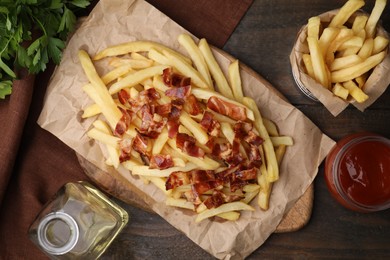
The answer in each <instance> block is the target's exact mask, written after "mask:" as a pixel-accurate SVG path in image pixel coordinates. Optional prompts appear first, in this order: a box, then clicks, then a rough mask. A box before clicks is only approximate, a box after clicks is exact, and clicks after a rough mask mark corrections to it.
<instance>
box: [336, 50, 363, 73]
mask: <svg viewBox="0 0 390 260" xmlns="http://www.w3.org/2000/svg"><path fill="white" fill-rule="evenodd" d="M362 61H363V58H362V57H360V56H359V55H356V54H354V55H348V56H345V57H341V58H336V59H334V61H333V62H332V64H330V67H329V69H330V71H335V70H340V69H345V68H348V67H351V66H353V65H355V64H358V63H359V62H362Z"/></svg>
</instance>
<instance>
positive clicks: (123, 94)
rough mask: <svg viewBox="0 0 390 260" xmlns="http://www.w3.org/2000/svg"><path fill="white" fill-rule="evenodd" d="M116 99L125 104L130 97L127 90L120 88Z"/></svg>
mask: <svg viewBox="0 0 390 260" xmlns="http://www.w3.org/2000/svg"><path fill="white" fill-rule="evenodd" d="M118 99H119V102H121V104H122V105H125V104H126V103H127V101H128V100H129V99H130V94H129V92H127V91H126V90H124V89H121V90H120V91H119V92H118Z"/></svg>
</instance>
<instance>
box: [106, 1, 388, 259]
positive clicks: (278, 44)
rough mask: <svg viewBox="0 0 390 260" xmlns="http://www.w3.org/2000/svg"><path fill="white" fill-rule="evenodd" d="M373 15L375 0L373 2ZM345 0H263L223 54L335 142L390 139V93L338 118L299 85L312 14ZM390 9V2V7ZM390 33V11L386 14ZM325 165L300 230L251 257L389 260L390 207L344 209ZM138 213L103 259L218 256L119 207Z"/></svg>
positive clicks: (152, 218)
mask: <svg viewBox="0 0 390 260" xmlns="http://www.w3.org/2000/svg"><path fill="white" fill-rule="evenodd" d="M366 2H367V3H366V6H365V7H364V10H366V11H368V12H370V11H371V9H372V6H373V3H374V1H373V0H369V1H366ZM343 3H344V1H341V0H338V1H337V0H312V1H309V0H306V1H304V0H296V1H288V0H256V1H254V3H253V5H252V6H251V7H250V9H249V11H248V12H247V14H246V15H245V17H244V18H243V19H242V21H241V22H240V24H239V25H238V27H237V28H236V30H235V32H234V33H233V35H232V36H231V37H230V39H229V41H228V42H227V43H226V45H225V46H224V48H223V49H224V50H225V51H227V52H228V53H230V54H232V55H233V56H235V57H236V58H238V59H239V60H240V61H241V62H243V63H245V64H246V65H248V66H250V67H251V68H252V69H254V70H255V71H256V72H258V73H259V74H260V75H262V76H263V77H264V78H265V79H267V80H268V81H269V82H270V83H271V84H272V85H273V86H274V87H275V88H276V89H278V90H279V91H280V92H281V93H282V94H284V95H285V96H286V98H287V99H288V100H289V101H290V102H291V103H292V104H293V105H295V106H296V107H297V108H298V109H300V110H301V111H302V112H303V113H304V114H305V115H306V116H307V117H308V118H310V119H311V120H312V121H313V122H314V123H315V124H316V125H317V126H318V127H319V128H320V129H321V130H322V131H323V132H324V133H325V134H327V135H328V136H329V137H331V138H333V139H334V140H336V141H337V140H339V139H340V138H342V137H343V136H345V135H347V134H350V133H353V132H357V131H363V130H366V131H372V132H376V133H378V134H381V135H384V136H385V137H387V138H390V90H389V89H388V90H387V91H386V92H385V93H384V94H383V95H382V96H381V97H380V98H379V99H378V100H377V101H376V102H375V103H374V104H373V105H372V106H371V107H370V108H368V109H367V110H366V111H365V112H364V113H362V112H360V111H358V110H357V109H355V108H354V107H352V106H350V107H348V108H347V109H346V110H345V111H343V112H342V113H341V114H340V115H338V116H337V117H333V116H332V115H331V114H330V113H329V112H328V111H327V110H326V109H325V107H324V106H323V105H322V104H321V103H316V102H314V101H311V100H310V99H309V98H307V97H306V96H304V95H303V94H302V93H301V92H300V91H299V89H298V88H297V87H296V85H295V82H294V80H293V77H292V75H291V68H290V62H289V54H290V52H291V49H292V47H293V44H294V41H295V37H296V34H297V32H298V31H299V29H300V27H301V26H302V25H303V24H305V23H306V22H307V19H308V18H309V17H311V16H314V15H317V14H320V13H323V12H326V11H328V10H332V9H336V8H339V7H340V6H342V4H343ZM388 5H390V3H389V4H388ZM381 20H382V25H383V27H384V28H385V29H386V30H387V31H390V7H389V6H387V7H386V9H385V11H384V14H383V15H382V19H381ZM323 175H324V170H323V164H322V165H321V166H320V169H319V172H318V176H317V177H316V179H315V182H314V189H315V195H314V207H313V212H312V216H311V219H310V221H309V223H308V224H307V225H306V226H305V227H303V228H302V229H300V230H299V231H296V232H292V233H281V234H272V235H271V236H270V237H269V239H268V240H267V241H266V242H265V243H264V244H263V245H262V246H261V247H260V248H258V249H257V250H256V251H255V252H253V254H251V255H250V256H249V258H248V259H259V258H263V259H264V258H277V259H279V258H328V257H332V258H337V259H340V258H354V259H355V258H370V259H373V258H377V259H385V258H387V259H390V210H386V211H382V212H378V213H371V214H361V213H356V212H352V211H349V210H347V209H344V208H343V207H342V206H341V205H339V204H338V203H337V202H336V201H335V200H334V199H333V198H332V197H331V196H330V193H329V192H328V190H327V187H326V185H325V181H324V177H323ZM119 204H121V205H122V206H123V207H124V208H125V209H126V210H127V211H128V212H129V213H130V215H131V220H130V222H129V224H128V225H127V227H126V228H125V230H124V231H123V232H122V233H121V234H120V235H119V237H118V238H117V239H116V240H115V241H114V242H113V244H112V245H111V247H110V248H109V249H108V251H107V252H106V253H105V254H104V256H103V257H102V259H213V257H212V256H210V255H209V254H208V253H207V252H205V251H204V250H203V249H201V248H200V247H199V246H197V245H196V244H195V243H193V242H192V241H191V240H190V239H188V238H187V237H186V236H185V235H183V234H182V233H180V232H179V231H177V230H176V229H175V228H173V227H172V226H170V225H169V224H168V223H167V222H166V221H165V220H163V219H162V218H161V217H160V216H158V215H156V214H153V213H148V212H145V211H143V210H140V209H137V208H134V207H131V206H129V205H125V204H124V203H121V202H119Z"/></svg>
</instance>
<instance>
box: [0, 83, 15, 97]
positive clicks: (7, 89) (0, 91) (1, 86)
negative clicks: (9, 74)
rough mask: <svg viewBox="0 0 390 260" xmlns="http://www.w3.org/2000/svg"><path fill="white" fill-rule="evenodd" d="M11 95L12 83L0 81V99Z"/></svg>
mask: <svg viewBox="0 0 390 260" xmlns="http://www.w3.org/2000/svg"><path fill="white" fill-rule="evenodd" d="M11 93H12V81H11V80H5V81H0V98H1V99H4V98H5V97H6V96H8V95H10V94H11Z"/></svg>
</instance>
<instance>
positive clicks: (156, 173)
mask: <svg viewBox="0 0 390 260" xmlns="http://www.w3.org/2000/svg"><path fill="white" fill-rule="evenodd" d="M178 42H179V43H180V45H181V46H182V47H183V48H184V49H185V50H186V52H187V53H188V56H185V55H183V54H181V53H179V52H177V51H175V50H173V49H170V48H168V47H166V46H164V45H162V44H159V43H156V42H151V41H134V42H128V43H124V44H120V45H117V46H112V47H108V48H106V49H104V50H102V51H100V52H99V53H97V54H96V55H95V56H94V57H92V58H91V56H90V55H89V54H88V53H87V52H86V51H84V50H80V51H79V59H80V62H81V65H82V68H83V70H84V72H85V74H86V76H87V78H88V80H89V82H88V83H87V84H86V85H84V86H83V90H84V92H85V93H86V94H87V95H88V96H89V97H90V98H91V100H92V101H93V103H92V104H91V105H89V106H88V107H85V108H84V111H83V116H82V117H83V118H93V119H94V121H93V126H92V127H91V129H90V130H89V131H88V132H87V135H88V136H89V137H90V138H92V139H95V140H97V141H98V142H100V143H101V144H103V147H106V151H105V154H106V156H107V158H106V163H107V164H108V165H110V166H112V167H115V168H118V167H122V166H123V167H125V168H126V169H128V170H129V171H130V172H131V174H133V175H134V176H139V178H142V179H143V180H144V181H145V182H146V183H153V184H154V185H156V186H157V187H158V188H160V189H161V190H162V191H163V192H164V193H165V195H166V204H167V205H168V206H175V207H180V208H185V209H190V210H192V211H194V212H196V213H198V215H197V218H196V222H199V221H202V220H204V219H207V218H210V217H213V216H218V217H220V218H223V219H227V220H237V219H238V218H239V216H240V212H241V211H242V210H249V211H253V210H255V208H254V207H253V206H251V205H250V204H252V205H253V203H251V202H252V201H253V200H254V198H255V197H256V196H257V198H258V199H257V201H258V205H259V207H260V208H261V209H263V210H267V209H268V207H269V200H270V194H271V190H272V184H273V183H274V182H275V181H277V180H278V178H279V164H280V162H281V160H282V158H283V155H284V153H285V150H286V146H290V145H293V140H292V138H291V137H290V136H281V135H280V134H279V132H278V128H277V126H276V125H275V124H274V123H273V122H272V121H271V120H269V119H267V118H264V117H262V116H261V113H260V111H259V109H258V107H257V105H256V103H255V101H254V100H253V99H252V98H249V97H245V96H244V94H243V89H242V84H241V76H240V66H239V62H238V60H235V61H233V62H231V64H230V65H229V69H228V75H227V77H226V76H225V75H224V73H223V72H222V70H221V68H220V66H219V64H218V63H217V61H216V59H215V57H214V55H213V52H212V50H211V48H210V46H209V44H208V43H207V41H206V40H205V39H201V40H199V42H198V43H196V42H195V41H194V39H192V38H191V37H190V36H189V35H187V34H182V35H180V36H179V37H178ZM102 59H107V60H108V64H109V66H110V68H109V72H108V73H106V74H105V75H99V74H98V72H97V70H96V67H95V61H97V60H102ZM167 68H170V69H173V71H175V72H176V73H179V74H180V75H183V76H185V77H188V78H190V79H191V94H192V95H194V96H195V97H196V99H197V100H198V102H200V103H201V104H203V105H204V104H206V103H207V100H208V99H210V98H211V97H218V98H220V99H221V100H224V101H227V102H229V103H230V104H233V105H234V106H237V107H240V108H244V109H245V112H246V116H247V120H246V121H247V122H250V123H251V124H253V129H254V131H255V132H256V134H258V136H259V137H261V138H262V139H263V143H262V144H261V145H260V146H259V151H260V154H261V159H262V164H261V166H260V167H258V168H257V173H256V176H257V177H256V180H255V181H254V182H251V183H249V184H247V185H245V186H244V187H243V188H242V189H241V190H238V191H235V192H232V191H231V190H230V189H229V187H218V189H219V190H220V191H222V192H223V193H224V194H226V195H231V194H236V195H238V196H241V199H240V200H237V201H233V202H228V203H224V204H222V205H220V206H218V207H216V208H207V207H206V206H205V205H204V204H203V203H200V204H197V205H194V203H193V202H191V201H188V200H187V199H186V197H185V196H184V194H185V192H187V191H190V190H191V189H192V185H182V186H179V187H175V188H174V189H169V190H167V188H166V181H167V178H169V176H170V175H171V174H172V173H174V172H187V171H191V170H194V169H200V170H212V171H215V172H218V171H222V170H224V169H226V167H227V165H226V164H225V163H223V162H222V163H221V161H218V160H215V159H213V157H212V156H210V151H208V149H207V146H206V144H207V142H208V140H209V139H210V135H209V134H208V133H207V132H206V131H205V129H203V128H202V126H201V125H200V122H199V121H200V118H201V117H199V116H192V115H190V113H189V112H188V111H186V107H185V106H184V110H183V111H182V112H181V115H180V118H179V121H180V126H179V133H185V134H188V135H189V136H191V137H193V138H195V140H196V145H197V146H198V147H200V148H202V149H203V150H204V151H205V152H206V153H205V156H204V157H203V158H198V157H194V156H190V155H189V154H186V153H185V152H183V151H182V150H181V149H179V148H178V147H177V145H176V142H175V140H174V139H171V138H169V137H168V132H167V126H164V128H163V129H162V131H161V133H160V134H159V135H158V136H157V137H156V138H147V137H145V139H147V144H148V145H147V148H146V149H147V151H148V153H149V154H151V155H158V154H161V155H170V156H171V157H172V160H173V162H174V166H173V167H169V168H166V169H156V168H151V167H149V165H148V163H146V162H145V161H144V160H143V158H142V155H141V154H140V153H139V152H137V151H136V150H134V149H132V150H131V151H130V155H131V156H130V158H127V159H126V160H125V161H121V160H120V153H121V147H120V143H121V141H123V140H124V139H126V140H130V142H132V141H133V140H134V138H135V137H136V135H137V134H139V131H138V129H139V128H140V126H141V124H142V120H141V118H142V117H141V114H140V112H139V113H137V114H136V116H135V118H133V119H132V121H131V122H130V124H129V126H128V128H127V129H126V132H125V133H124V135H123V136H122V137H120V136H117V135H115V134H114V131H115V129H116V126H117V124H118V121H120V120H121V118H122V116H123V115H122V112H121V109H128V107H125V106H124V105H123V104H122V103H121V102H119V101H118V92H119V91H121V90H125V91H126V92H127V93H128V94H129V97H130V98H137V97H138V96H139V95H140V93H141V92H142V91H145V90H148V89H151V88H154V89H155V90H156V91H157V93H158V94H159V97H160V98H159V99H158V101H157V102H159V104H167V103H169V102H171V98H170V97H168V96H167V95H165V93H166V91H167V89H168V88H169V87H167V86H166V84H165V83H164V81H163V79H162V74H163V70H164V69H167ZM216 86H218V87H216ZM216 89H217V90H218V92H217V91H216ZM204 107H206V106H205V105H204ZM120 108H121V109H120ZM205 110H206V111H209V109H208V108H205ZM210 112H212V114H213V116H214V119H216V120H217V121H218V122H219V123H220V125H221V134H220V136H219V137H218V138H219V140H222V141H223V140H225V141H226V142H230V143H232V140H233V138H234V131H233V126H234V124H235V123H237V120H235V119H233V118H230V117H228V116H226V115H223V114H220V113H217V112H215V111H210ZM154 117H157V118H158V116H156V115H154ZM160 119H161V118H160ZM240 153H242V156H244V158H247V157H246V155H245V149H243V148H242V147H240ZM211 193H212V191H208V192H205V193H204V194H202V195H201V199H202V200H204V199H206V198H207V197H209V196H210V194H211Z"/></svg>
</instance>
